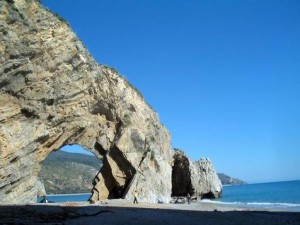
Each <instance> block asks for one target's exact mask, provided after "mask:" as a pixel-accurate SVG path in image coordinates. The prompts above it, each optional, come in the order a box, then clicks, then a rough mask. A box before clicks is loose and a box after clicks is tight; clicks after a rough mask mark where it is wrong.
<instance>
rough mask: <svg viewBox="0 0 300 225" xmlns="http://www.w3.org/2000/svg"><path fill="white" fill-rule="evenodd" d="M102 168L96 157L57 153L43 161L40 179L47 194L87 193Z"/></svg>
mask: <svg viewBox="0 0 300 225" xmlns="http://www.w3.org/2000/svg"><path fill="white" fill-rule="evenodd" d="M101 166H102V162H101V160H99V159H97V158H96V157H95V156H91V155H85V154H78V153H68V152H64V151H56V152H53V153H51V154H50V155H49V156H48V157H47V158H46V159H45V160H44V161H43V163H42V165H41V171H40V173H39V179H40V180H41V181H42V182H43V183H44V186H45V189H46V193H47V194H70V193H87V192H91V190H92V187H93V186H92V182H93V179H94V178H95V176H96V175H97V173H98V172H99V169H100V167H101Z"/></svg>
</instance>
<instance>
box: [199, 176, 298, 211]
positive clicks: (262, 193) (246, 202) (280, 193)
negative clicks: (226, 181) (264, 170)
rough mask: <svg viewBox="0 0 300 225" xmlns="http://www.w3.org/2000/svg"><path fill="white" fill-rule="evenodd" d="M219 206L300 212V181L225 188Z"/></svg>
mask: <svg viewBox="0 0 300 225" xmlns="http://www.w3.org/2000/svg"><path fill="white" fill-rule="evenodd" d="M204 201H208V202H214V203H218V204H233V205H240V206H243V207H260V208H273V209H286V210H293V211H300V180H297V181H284V182H272V183H261V184H247V185H238V186H224V187H223V193H222V197H221V198H220V199H218V200H204Z"/></svg>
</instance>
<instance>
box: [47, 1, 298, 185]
mask: <svg viewBox="0 0 300 225" xmlns="http://www.w3.org/2000/svg"><path fill="white" fill-rule="evenodd" d="M42 2H43V4H44V5H45V6H47V7H48V8H49V9H51V10H52V11H54V12H56V13H58V14H59V15H61V16H62V17H63V18H65V19H66V20H67V21H68V22H69V23H70V25H71V27H72V28H73V30H74V32H75V33H76V34H77V35H78V36H79V38H80V39H81V40H82V41H83V43H84V44H85V46H86V47H87V48H88V50H89V52H90V53H91V54H92V55H93V56H94V57H95V59H96V60H97V61H98V62H99V63H101V64H106V65H109V66H112V67H114V68H116V69H117V70H118V71H119V72H120V73H121V74H122V75H124V76H125V77H126V78H127V79H128V80H129V81H130V82H131V83H132V84H133V85H134V86H135V87H137V88H138V89H139V90H140V91H141V92H142V93H143V95H144V97H145V99H146V101H147V102H148V103H149V104H150V105H152V106H153V107H154V108H155V110H156V111H157V112H158V114H159V116H160V119H161V122H162V123H163V124H164V125H165V126H166V127H167V128H168V129H169V130H170V132H171V135H172V146H173V147H177V148H181V149H183V150H184V151H185V152H186V153H187V154H188V155H189V156H190V158H191V159H193V160H197V159H199V158H201V157H208V158H210V159H211V160H212V161H213V162H214V165H215V167H216V169H217V171H219V172H224V173H226V174H228V175H230V176H233V177H238V178H241V179H244V180H246V181H248V182H266V181H279V180H291V179H300V174H299V171H300V116H299V115H300V1H298V0H286V1H282V0H272V1H271V0H270V1H267V0H265V1H261V0H259V1H258V0H244V1H240V0H231V1H230V0H229V1H223V0H219V1H217V0H210V1H206V0H198V1H194V0H190V1H183V0H172V1H170V0H151V1H150V0H126V1H124V0H94V1H91V0H90V1H88V2H87V1H83V0H74V1H54V0H43V1H42Z"/></svg>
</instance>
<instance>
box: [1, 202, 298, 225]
mask: <svg viewBox="0 0 300 225" xmlns="http://www.w3.org/2000/svg"><path fill="white" fill-rule="evenodd" d="M2 224H82V225H83V224H101V225H104V224H116V225H122V224H124V225H130V224H140V225H150V224H155V225H156V224H163V225H167V224H174V225H177V224H178V225H179V224H180V225H193V224H197V225H204V224H205V225H225V224H226V225H229V224H230V225H243V224H246V225H248V224H249V225H285V224H286V225H293V224H294V225H300V212H279V211H267V210H263V211H262V210H253V209H243V208H235V207H224V206H219V205H214V204H205V203H197V204H195V203H194V204H191V205H187V204H186V205H172V204H146V203H142V204H139V205H133V204H132V203H131V202H124V201H122V202H108V203H107V202H105V203H101V204H95V205H88V204H84V203H82V204H79V203H64V204H31V205H0V225H2Z"/></svg>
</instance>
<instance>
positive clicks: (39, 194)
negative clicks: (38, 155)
mask: <svg viewBox="0 0 300 225" xmlns="http://www.w3.org/2000/svg"><path fill="white" fill-rule="evenodd" d="M36 187H37V193H36V196H37V197H42V196H45V195H46V190H45V186H44V184H43V183H42V182H41V181H40V180H37V184H36Z"/></svg>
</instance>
